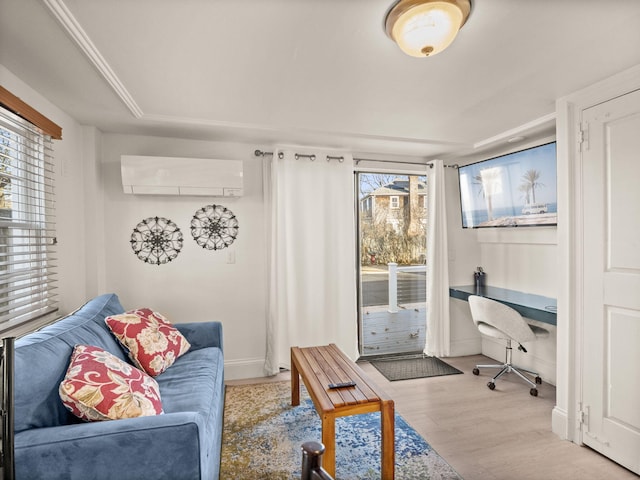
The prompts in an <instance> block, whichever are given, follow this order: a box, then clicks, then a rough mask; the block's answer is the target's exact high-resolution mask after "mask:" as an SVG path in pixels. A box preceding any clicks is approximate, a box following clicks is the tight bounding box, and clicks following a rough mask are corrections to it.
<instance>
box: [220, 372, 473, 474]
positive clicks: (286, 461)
mask: <svg viewBox="0 0 640 480" xmlns="http://www.w3.org/2000/svg"><path fill="white" fill-rule="evenodd" d="M301 390H302V391H301V402H300V405H299V406H297V407H292V406H291V386H290V383H289V382H275V383H263V384H257V385H237V386H227V392H226V398H225V409H224V430H223V438H222V462H221V467H220V468H221V471H220V478H221V480H257V479H260V480H290V479H291V480H293V479H297V480H299V479H300V473H301V472H300V470H301V466H302V450H301V445H302V444H303V443H304V442H307V441H318V442H319V441H321V438H322V435H321V428H320V417H319V416H318V414H317V413H316V411H315V409H314V407H313V403H312V402H311V399H310V398H309V395H308V393H307V391H306V390H305V388H304V386H302V389H301ZM336 440H337V441H336V479H339V480H361V479H362V480H368V479H379V478H380V414H379V413H367V414H361V415H353V416H349V417H341V418H338V419H336ZM395 456H396V475H395V478H396V479H397V480H409V479H411V480H460V479H461V477H460V476H459V475H458V474H457V473H456V471H455V470H454V469H453V468H452V467H451V466H450V465H449V464H448V463H447V462H446V461H444V460H443V459H442V457H440V456H439V455H438V454H437V453H436V452H435V451H434V450H433V449H432V448H431V447H430V446H429V444H428V443H427V442H426V441H425V440H424V439H423V438H422V437H421V436H420V435H419V434H418V433H417V432H416V431H415V430H414V429H413V428H411V426H409V424H407V422H406V421H405V420H404V419H403V418H402V417H401V416H400V415H398V414H396V418H395Z"/></svg>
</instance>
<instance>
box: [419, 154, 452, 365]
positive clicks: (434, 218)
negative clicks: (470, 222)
mask: <svg viewBox="0 0 640 480" xmlns="http://www.w3.org/2000/svg"><path fill="white" fill-rule="evenodd" d="M432 164H433V167H432V168H431V169H430V170H429V171H428V172H427V345H426V347H425V349H424V353H426V354H427V355H431V356H436V357H447V356H449V354H450V343H451V342H450V340H451V338H450V337H451V336H450V322H449V252H448V248H447V208H446V198H445V179H444V168H445V167H444V165H443V163H442V160H434V161H433V162H432Z"/></svg>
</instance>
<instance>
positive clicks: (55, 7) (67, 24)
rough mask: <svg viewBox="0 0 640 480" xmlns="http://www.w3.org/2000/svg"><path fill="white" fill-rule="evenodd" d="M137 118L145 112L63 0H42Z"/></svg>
mask: <svg viewBox="0 0 640 480" xmlns="http://www.w3.org/2000/svg"><path fill="white" fill-rule="evenodd" d="M42 1H43V3H44V4H45V5H46V6H47V8H49V10H50V11H51V13H53V15H54V17H55V18H56V19H57V20H58V22H59V23H60V24H61V25H62V26H63V27H64V29H65V30H66V31H67V33H68V34H69V36H70V37H71V39H72V40H73V41H74V42H75V43H76V44H77V45H78V47H80V49H81V50H82V52H84V54H85V55H86V56H87V58H88V59H89V60H91V63H93V65H94V66H95V67H96V69H97V70H98V72H99V73H100V74H101V75H102V77H103V78H104V79H105V80H106V81H107V83H108V84H109V85H110V86H111V88H112V89H113V91H114V92H115V93H116V95H118V97H120V100H122V102H123V103H124V104H125V105H126V107H127V108H128V109H129V111H130V112H131V114H132V115H133V116H134V117H135V118H142V116H143V115H144V113H143V112H142V109H141V108H140V107H139V106H138V104H137V103H136V101H135V100H134V99H133V97H132V96H131V94H130V93H129V92H128V90H127V89H126V87H125V86H124V84H123V83H122V82H121V81H120V79H119V78H118V76H117V75H116V74H115V72H114V71H113V69H112V68H111V67H110V66H109V64H108V63H107V61H106V60H105V59H104V57H103V56H102V54H101V53H100V51H99V50H98V48H97V47H96V46H95V45H94V43H93V42H92V41H91V39H90V38H89V35H87V32H85V31H84V29H83V28H82V26H81V25H80V23H79V22H78V20H76V18H75V17H74V16H73V14H72V13H71V11H70V10H69V8H68V7H67V6H66V5H65V4H64V2H63V1H62V0H42Z"/></svg>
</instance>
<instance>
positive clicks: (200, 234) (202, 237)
mask: <svg viewBox="0 0 640 480" xmlns="http://www.w3.org/2000/svg"><path fill="white" fill-rule="evenodd" d="M191 235H193V239H194V240H195V241H196V243H197V244H198V245H200V246H201V247H202V248H206V249H208V250H222V249H223V248H227V247H228V246H229V245H231V244H232V243H233V241H234V240H235V239H236V237H237V236H238V219H237V218H236V216H235V215H234V214H233V212H232V211H231V210H228V209H227V208H225V207H223V206H222V205H207V206H206V207H202V208H201V209H200V210H198V211H197V212H196V214H195V215H194V216H193V218H192V219H191Z"/></svg>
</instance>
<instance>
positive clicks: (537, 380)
mask: <svg viewBox="0 0 640 480" xmlns="http://www.w3.org/2000/svg"><path fill="white" fill-rule="evenodd" d="M536 383H537V384H538V385H542V379H541V378H540V377H536Z"/></svg>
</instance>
